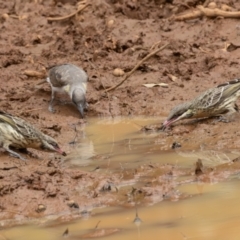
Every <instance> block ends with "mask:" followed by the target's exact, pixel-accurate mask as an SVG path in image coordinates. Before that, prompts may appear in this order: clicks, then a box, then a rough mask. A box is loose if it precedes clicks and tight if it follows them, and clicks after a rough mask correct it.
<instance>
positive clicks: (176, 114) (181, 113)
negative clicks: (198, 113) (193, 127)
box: [163, 103, 193, 127]
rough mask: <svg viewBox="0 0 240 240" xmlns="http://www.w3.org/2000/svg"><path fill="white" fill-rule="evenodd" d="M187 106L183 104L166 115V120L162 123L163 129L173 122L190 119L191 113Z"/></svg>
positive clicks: (187, 104)
mask: <svg viewBox="0 0 240 240" xmlns="http://www.w3.org/2000/svg"><path fill="white" fill-rule="evenodd" d="M189 106H190V104H189V103H183V104H180V105H178V106H176V107H174V108H173V109H172V110H171V112H170V114H169V115H168V118H167V120H166V121H165V122H164V123H163V127H168V126H170V125H171V124H173V123H174V122H177V121H179V120H182V119H186V118H191V117H192V116H193V112H192V109H190V108H189Z"/></svg>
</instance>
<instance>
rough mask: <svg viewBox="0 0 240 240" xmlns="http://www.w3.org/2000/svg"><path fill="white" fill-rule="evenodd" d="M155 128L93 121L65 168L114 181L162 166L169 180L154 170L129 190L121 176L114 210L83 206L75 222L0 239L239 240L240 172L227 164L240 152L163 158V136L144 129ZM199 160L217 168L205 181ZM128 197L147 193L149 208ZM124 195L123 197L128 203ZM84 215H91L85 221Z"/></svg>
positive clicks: (175, 153)
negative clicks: (199, 171) (197, 170)
mask: <svg viewBox="0 0 240 240" xmlns="http://www.w3.org/2000/svg"><path fill="white" fill-rule="evenodd" d="M158 121H159V119H154V118H152V119H149V118H140V117H139V118H116V119H114V120H112V119H106V118H105V119H90V120H89V121H88V124H86V125H85V127H82V128H81V129H77V137H76V143H75V144H74V145H72V146H71V148H72V149H73V151H72V153H71V154H69V155H68V157H67V159H66V162H65V166H70V167H71V168H80V169H81V170H84V171H88V172H90V171H93V172H95V171H94V170H96V169H98V172H99V174H102V173H104V174H109V175H111V174H114V173H115V174H117V173H119V172H121V171H122V172H124V171H123V169H124V170H125V171H131V170H133V169H134V170H136V169H138V170H137V171H138V172H139V173H141V171H140V170H139V169H141V166H150V168H155V165H154V164H160V165H159V166H160V167H159V169H160V170H161V166H168V165H169V166H171V169H172V170H171V171H170V172H171V174H169V176H168V174H163V173H162V176H161V175H160V172H159V169H157V168H155V169H156V171H152V172H149V174H146V175H144V174H142V175H140V177H139V178H132V180H133V181H132V182H131V181H127V180H126V179H127V177H126V178H125V176H123V177H122V178H123V179H122V181H119V183H118V185H117V187H116V188H118V191H115V193H114V191H113V194H115V195H118V197H117V199H116V201H115V202H114V203H112V204H111V205H112V207H110V206H108V207H104V204H101V203H99V206H98V207H100V208H94V207H87V206H88V204H87V203H86V208H85V209H83V208H81V207H80V208H79V209H75V210H74V211H75V213H77V212H78V211H79V218H78V219H76V220H74V221H70V222H67V223H66V222H65V223H61V222H60V221H58V220H54V221H50V219H51V216H47V217H44V218H42V219H39V220H37V221H36V222H37V224H36V225H24V226H19V227H14V228H9V229H2V230H1V231H0V239H9V240H14V239H16V240H21V239H34V240H38V239H39V240H40V239H41V240H42V239H45V240H48V239H49V240H55V239H56V240H57V239H61V238H62V235H63V233H64V231H65V230H66V229H68V233H66V234H65V237H66V238H67V239H73V240H74V239H88V238H101V239H111V240H118V239H119V240H120V239H129V240H130V239H131V240H132V239H146V238H152V239H156V238H162V239H199V240H200V239H211V240H213V239H218V240H219V239H220V240H221V239H238V236H239V235H240V230H238V226H239V224H240V218H239V217H240V210H238V209H239V208H238V207H237V206H238V203H239V199H240V191H239V188H240V182H239V181H238V178H239V173H238V171H236V170H231V166H233V168H234V164H233V163H230V162H231V159H233V158H235V157H236V156H238V151H222V152H220V151H214V150H211V149H206V150H204V149H197V150H193V149H192V150H186V149H184V147H183V148H178V149H176V150H171V149H170V148H169V149H168V150H166V151H163V150H161V144H162V142H159V141H156V137H158V138H159V136H161V134H162V135H163V137H164V134H165V133H162V132H159V133H150V134H149V133H145V132H141V131H140V129H141V127H142V126H143V125H147V124H153V123H157V122H158ZM69 148H70V147H69ZM199 158H201V159H202V161H203V164H204V166H205V165H206V166H211V167H212V169H211V171H210V172H208V173H206V174H205V175H203V176H205V178H204V177H203V178H196V177H195V176H194V164H195V162H196V160H197V159H199ZM222 163H226V164H225V165H226V166H227V167H225V168H223V171H222V170H221V168H219V169H218V168H217V167H216V166H217V165H219V164H222ZM225 165H224V166H225ZM156 166H157V165H156ZM146 169H147V168H146ZM143 171H145V168H143ZM230 171H231V172H230ZM178 172H181V174H179V173H178ZM222 172H223V173H222ZM173 179H174V181H173ZM130 180H131V179H130ZM157 180H158V181H160V182H161V181H162V182H165V183H166V184H165V185H164V184H163V187H162V186H161V187H162V189H161V191H160V190H159V188H158V186H155V185H154V184H155V182H156V181H157ZM223 180H225V181H223ZM172 182H173V183H172ZM167 183H169V184H168V185H167ZM171 184H173V185H172V188H173V190H172V191H167V190H166V191H164V190H163V189H164V186H165V187H166V188H171ZM148 186H152V189H153V190H152V192H151V193H150V192H149V191H147V190H146V188H147V187H148ZM154 187H156V188H154ZM124 189H126V190H124ZM129 189H130V190H131V189H140V190H141V191H144V190H146V195H144V196H145V197H146V198H149V199H150V200H148V201H143V200H141V197H139V196H140V195H141V192H140V190H139V192H138V194H139V196H138V195H137V194H136V195H135V197H136V198H134V197H132V196H130V195H131V194H129ZM124 191H125V193H124ZM131 191H132V193H133V192H134V191H133V190H131ZM131 191H130V192H131ZM154 191H156V192H155V193H154ZM165 192H166V194H165ZM120 193H122V194H123V193H124V194H123V196H121V194H120ZM133 195H134V194H133ZM137 197H139V199H138V198H137ZM136 206H137V211H138V215H136V209H135V207H136ZM84 210H87V211H90V212H91V213H90V214H83V213H82V211H84ZM80 212H81V214H80ZM52 219H54V216H53V218H52Z"/></svg>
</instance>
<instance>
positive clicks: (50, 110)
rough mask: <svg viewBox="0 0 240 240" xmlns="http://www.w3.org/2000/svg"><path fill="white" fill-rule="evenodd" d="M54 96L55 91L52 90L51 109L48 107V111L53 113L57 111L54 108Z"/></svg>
mask: <svg viewBox="0 0 240 240" xmlns="http://www.w3.org/2000/svg"><path fill="white" fill-rule="evenodd" d="M54 95H55V91H54V90H53V89H52V95H51V101H50V103H49V107H48V111H49V112H52V113H54V112H55V110H54V108H53V101H54Z"/></svg>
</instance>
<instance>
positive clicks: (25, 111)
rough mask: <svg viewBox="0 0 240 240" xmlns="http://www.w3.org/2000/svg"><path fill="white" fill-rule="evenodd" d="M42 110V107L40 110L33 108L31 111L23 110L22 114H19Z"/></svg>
mask: <svg viewBox="0 0 240 240" xmlns="http://www.w3.org/2000/svg"><path fill="white" fill-rule="evenodd" d="M42 109H44V108H43V107H41V108H33V109H29V110H24V112H21V113H27V112H33V111H37V110H42Z"/></svg>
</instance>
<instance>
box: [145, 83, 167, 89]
mask: <svg viewBox="0 0 240 240" xmlns="http://www.w3.org/2000/svg"><path fill="white" fill-rule="evenodd" d="M143 86H144V87H147V88H152V87H164V88H167V87H168V84H167V83H146V84H143Z"/></svg>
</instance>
